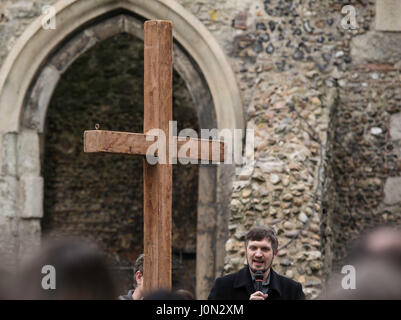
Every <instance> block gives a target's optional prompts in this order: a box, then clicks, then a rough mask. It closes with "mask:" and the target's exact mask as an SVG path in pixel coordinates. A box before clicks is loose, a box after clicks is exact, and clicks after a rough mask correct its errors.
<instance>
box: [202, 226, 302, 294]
mask: <svg viewBox="0 0 401 320" xmlns="http://www.w3.org/2000/svg"><path fill="white" fill-rule="evenodd" d="M245 251H246V259H247V265H246V266H245V267H244V268H242V269H241V270H240V271H238V272H236V273H232V274H229V275H226V276H223V277H220V278H218V279H216V281H215V283H214V285H213V288H212V290H211V292H210V294H209V297H208V299H209V300H220V299H225V300H248V299H249V300H296V299H305V295H304V293H303V291H302V285H301V284H300V283H298V282H296V281H294V280H291V279H289V278H286V277H284V276H282V275H279V274H278V273H276V272H275V271H274V270H273V268H272V264H273V260H274V258H275V257H276V256H277V253H278V239H277V236H276V234H275V233H274V231H273V230H272V229H271V228H268V227H266V226H256V227H253V228H252V229H251V230H250V231H249V232H248V233H247V234H246V236H245Z"/></svg>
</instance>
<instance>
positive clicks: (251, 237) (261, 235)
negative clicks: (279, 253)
mask: <svg viewBox="0 0 401 320" xmlns="http://www.w3.org/2000/svg"><path fill="white" fill-rule="evenodd" d="M263 239H268V240H270V242H271V244H272V249H273V251H276V250H277V248H278V239H277V236H276V233H275V232H274V230H273V229H272V228H268V227H266V226H256V227H253V228H252V229H251V230H249V231H248V233H247V234H246V235H245V250H246V248H247V246H248V242H249V241H262V240H263Z"/></svg>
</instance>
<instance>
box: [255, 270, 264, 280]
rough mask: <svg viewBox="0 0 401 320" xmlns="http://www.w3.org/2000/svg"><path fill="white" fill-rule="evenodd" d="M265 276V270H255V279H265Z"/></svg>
mask: <svg viewBox="0 0 401 320" xmlns="http://www.w3.org/2000/svg"><path fill="white" fill-rule="evenodd" d="M264 276H265V273H264V272H263V270H257V271H256V272H255V280H256V281H263V277H264Z"/></svg>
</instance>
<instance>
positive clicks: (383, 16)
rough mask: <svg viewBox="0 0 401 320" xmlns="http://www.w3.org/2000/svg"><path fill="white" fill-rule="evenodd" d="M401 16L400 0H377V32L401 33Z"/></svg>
mask: <svg viewBox="0 0 401 320" xmlns="http://www.w3.org/2000/svg"><path fill="white" fill-rule="evenodd" d="M400 16H401V1H400V0H376V30H379V31H401V19H400Z"/></svg>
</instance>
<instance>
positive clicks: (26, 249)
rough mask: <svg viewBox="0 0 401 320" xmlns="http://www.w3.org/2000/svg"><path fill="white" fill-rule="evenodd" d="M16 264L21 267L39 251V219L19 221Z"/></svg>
mask: <svg viewBox="0 0 401 320" xmlns="http://www.w3.org/2000/svg"><path fill="white" fill-rule="evenodd" d="M18 238H19V250H18V262H19V264H20V265H23V264H24V263H26V262H27V261H29V260H30V259H31V258H32V257H33V256H34V255H35V254H36V253H37V252H38V250H39V248H40V240H41V229H40V219H29V220H20V222H19V223H18Z"/></svg>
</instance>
